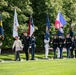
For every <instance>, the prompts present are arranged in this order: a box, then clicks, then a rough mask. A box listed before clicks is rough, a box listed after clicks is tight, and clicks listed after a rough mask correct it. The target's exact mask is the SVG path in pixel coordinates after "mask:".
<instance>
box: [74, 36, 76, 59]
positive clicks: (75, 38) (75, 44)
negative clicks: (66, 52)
mask: <svg viewBox="0 0 76 75" xmlns="http://www.w3.org/2000/svg"><path fill="white" fill-rule="evenodd" d="M74 50H75V58H76V36H75V37H74Z"/></svg>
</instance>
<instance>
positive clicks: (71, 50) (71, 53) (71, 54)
mask: <svg viewBox="0 0 76 75" xmlns="http://www.w3.org/2000/svg"><path fill="white" fill-rule="evenodd" d="M71 39H72V47H71V49H70V56H71V58H73V57H74V54H73V51H74V48H75V46H74V43H75V41H74V37H72V38H71Z"/></svg>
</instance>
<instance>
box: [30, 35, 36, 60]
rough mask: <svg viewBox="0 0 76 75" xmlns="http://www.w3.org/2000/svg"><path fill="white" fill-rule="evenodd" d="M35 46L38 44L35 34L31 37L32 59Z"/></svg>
mask: <svg viewBox="0 0 76 75" xmlns="http://www.w3.org/2000/svg"><path fill="white" fill-rule="evenodd" d="M35 46H36V38H35V37H34V36H33V37H31V48H32V58H31V60H34V54H35Z"/></svg>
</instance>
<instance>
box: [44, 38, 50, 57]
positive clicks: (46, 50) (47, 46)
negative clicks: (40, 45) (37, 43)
mask: <svg viewBox="0 0 76 75" xmlns="http://www.w3.org/2000/svg"><path fill="white" fill-rule="evenodd" d="M49 42H50V38H48V40H47V39H46V38H45V39H44V43H45V58H48V53H49Z"/></svg>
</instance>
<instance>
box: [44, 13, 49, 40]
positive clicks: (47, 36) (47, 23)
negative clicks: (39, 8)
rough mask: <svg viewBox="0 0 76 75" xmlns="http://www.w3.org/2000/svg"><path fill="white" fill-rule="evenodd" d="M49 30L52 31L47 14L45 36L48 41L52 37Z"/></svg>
mask: <svg viewBox="0 0 76 75" xmlns="http://www.w3.org/2000/svg"><path fill="white" fill-rule="evenodd" d="M49 30H50V20H49V17H48V14H47V16H46V34H45V38H46V40H48V38H49V36H50V34H49Z"/></svg>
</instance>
